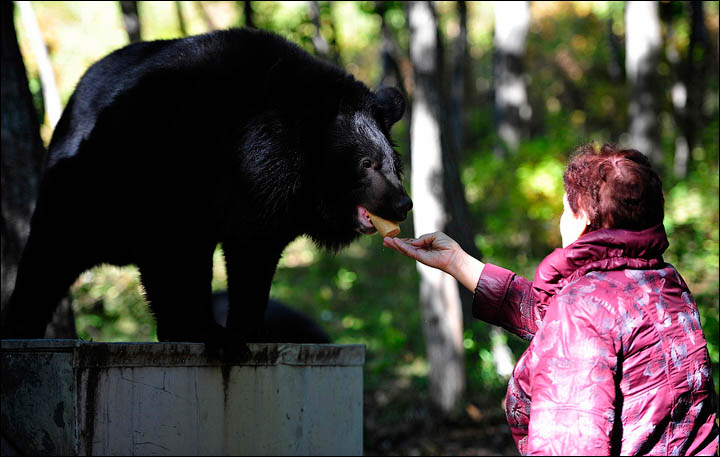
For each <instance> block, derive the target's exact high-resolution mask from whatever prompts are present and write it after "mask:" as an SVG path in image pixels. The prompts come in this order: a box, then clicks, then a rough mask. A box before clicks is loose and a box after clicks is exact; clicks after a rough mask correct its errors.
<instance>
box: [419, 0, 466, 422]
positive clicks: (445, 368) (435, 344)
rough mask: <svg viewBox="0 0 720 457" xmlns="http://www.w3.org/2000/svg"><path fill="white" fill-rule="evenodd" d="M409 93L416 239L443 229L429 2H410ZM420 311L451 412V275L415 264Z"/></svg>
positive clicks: (436, 379) (454, 295)
mask: <svg viewBox="0 0 720 457" xmlns="http://www.w3.org/2000/svg"><path fill="white" fill-rule="evenodd" d="M408 17H409V23H410V57H411V60H412V65H413V72H414V82H415V88H414V92H413V107H412V125H411V143H412V145H413V148H412V149H413V156H414V159H413V167H412V176H411V183H412V194H413V199H414V201H415V210H414V211H413V221H414V225H415V232H416V235H420V234H423V233H429V232H434V231H437V230H444V229H445V226H446V223H447V220H448V217H447V214H446V212H445V208H444V203H445V202H444V195H445V194H446V191H445V186H444V182H443V181H444V173H443V140H442V137H441V128H442V125H443V120H442V117H443V113H442V110H441V109H440V107H441V106H442V99H441V87H442V86H441V80H440V74H441V72H440V70H441V68H440V62H441V61H440V59H439V58H438V57H439V51H440V49H439V46H440V40H439V33H438V26H437V18H436V15H435V9H434V6H433V4H432V3H430V2H423V1H412V2H408ZM418 271H419V273H420V310H421V314H422V324H423V333H424V335H425V341H426V345H427V356H428V361H429V364H430V373H429V387H430V397H431V399H432V401H433V403H434V404H435V405H436V406H437V407H438V408H439V409H440V410H441V411H442V412H444V413H446V414H449V413H451V412H453V411H454V410H455V408H456V407H457V405H458V404H459V401H460V399H461V398H462V397H463V395H464V393H465V368H464V348H463V344H462V339H463V332H462V309H461V304H460V297H459V294H458V285H457V282H456V281H455V279H454V278H452V277H451V276H449V275H447V274H445V273H443V272H441V271H439V270H436V269H433V268H429V267H426V266H424V265H422V264H420V263H418Z"/></svg>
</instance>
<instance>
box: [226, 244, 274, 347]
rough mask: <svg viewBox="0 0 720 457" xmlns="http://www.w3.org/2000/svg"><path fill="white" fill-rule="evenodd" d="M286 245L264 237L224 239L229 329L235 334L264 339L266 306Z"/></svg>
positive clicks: (248, 339) (253, 338) (250, 340)
mask: <svg viewBox="0 0 720 457" xmlns="http://www.w3.org/2000/svg"><path fill="white" fill-rule="evenodd" d="M274 243H277V241H275V242H274ZM282 247H284V245H283V246H282ZM282 247H281V248H279V249H278V248H277V245H273V244H270V243H269V242H266V241H264V240H253V241H252V242H244V243H242V244H241V243H239V242H238V241H232V242H224V243H223V251H224V254H225V264H226V266H227V276H228V295H229V298H230V303H229V305H230V309H229V311H228V318H227V329H228V331H230V332H231V333H232V334H233V336H238V337H240V338H241V339H243V340H244V341H247V342H261V341H262V340H263V335H264V332H263V330H264V322H265V309H266V308H267V303H268V299H269V297H270V286H271V285H272V279H273V276H274V275H275V269H276V268H277V263H278V260H280V255H281V254H282Z"/></svg>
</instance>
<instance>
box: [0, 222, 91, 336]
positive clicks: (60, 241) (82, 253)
mask: <svg viewBox="0 0 720 457" xmlns="http://www.w3.org/2000/svg"><path fill="white" fill-rule="evenodd" d="M38 211H39V212H42V211H43V210H42V209H41V208H38ZM53 221H55V223H51V222H53ZM67 225H68V224H67V221H65V222H57V221H56V220H55V219H54V218H52V217H49V218H47V217H44V214H39V215H38V216H36V217H35V218H34V219H33V225H32V230H31V232H30V236H29V238H28V241H27V244H26V245H25V250H24V251H23V256H22V259H21V261H20V265H19V266H18V273H17V280H16V281H15V289H14V290H13V294H12V297H11V298H10V301H9V302H8V305H7V308H8V309H7V315H6V316H5V322H4V325H3V331H2V336H3V338H43V336H44V335H45V328H46V327H47V324H48V322H50V320H51V319H52V316H53V313H54V312H55V309H56V308H57V306H58V304H59V303H60V300H62V298H63V297H64V296H65V295H66V294H67V293H68V289H69V288H70V286H71V285H72V283H73V281H75V279H76V278H77V277H78V275H79V274H80V273H82V272H83V271H84V270H86V269H88V268H91V267H93V266H94V265H95V262H94V261H93V258H92V257H94V256H95V254H91V253H90V252H89V248H87V247H86V244H87V243H88V241H87V237H84V236H83V235H79V234H78V233H77V231H76V230H74V229H72V228H68V227H67ZM89 244H92V243H89ZM94 247H95V248H97V246H94Z"/></svg>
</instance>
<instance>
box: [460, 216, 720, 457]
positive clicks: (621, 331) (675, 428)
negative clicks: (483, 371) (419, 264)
mask: <svg viewBox="0 0 720 457" xmlns="http://www.w3.org/2000/svg"><path fill="white" fill-rule="evenodd" d="M667 247H668V241H667V236H666V235H665V229H664V227H663V226H662V225H659V226H657V227H653V228H651V229H648V230H645V231H641V232H632V231H627V230H614V229H613V230H610V229H602V230H597V231H594V232H591V233H588V234H586V235H583V236H582V237H580V239H579V240H577V241H576V242H575V243H573V244H571V245H570V246H568V247H567V248H564V249H556V250H555V251H554V252H553V253H552V254H550V255H549V256H548V257H547V258H545V260H543V262H542V263H541V264H540V266H539V267H538V270H537V272H536V274H535V280H534V281H533V282H532V283H530V282H529V281H528V280H526V279H525V278H522V277H519V276H516V275H515V274H514V273H513V272H511V271H508V270H505V269H503V268H499V267H497V266H494V265H491V264H486V265H485V269H484V270H483V272H482V275H481V276H480V280H479V281H478V285H477V289H476V291H475V299H474V303H473V314H474V316H475V317H476V318H478V319H482V320H484V321H486V322H489V323H491V324H495V325H499V326H502V327H504V328H505V329H507V330H509V331H511V332H513V333H516V334H518V335H520V336H521V337H523V338H525V339H527V340H531V343H530V346H529V347H528V349H527V350H526V351H525V353H524V354H523V355H522V357H521V358H520V360H519V361H518V363H517V365H516V366H515V369H514V371H513V375H512V377H511V379H510V383H509V385H508V392H507V399H506V404H505V408H506V412H507V419H508V423H509V424H510V429H511V431H512V434H513V437H514V438H515V441H516V443H517V446H518V449H519V451H520V453H521V454H523V455H548V454H554V455H611V454H612V455H618V454H621V455H636V454H651V455H713V454H715V453H716V452H717V451H718V426H717V424H716V411H717V403H716V395H715V390H714V386H713V381H712V372H711V367H710V359H709V357H708V351H707V347H706V342H705V337H704V335H703V332H702V329H701V328H700V319H699V315H698V311H697V306H696V305H695V301H694V300H693V298H692V295H691V294H690V291H689V290H688V287H687V285H686V284H685V281H683V279H682V278H681V277H680V274H678V272H677V271H676V270H675V268H674V267H673V266H672V265H670V264H667V263H665V262H664V261H663V258H662V253H663V252H664V251H665V249H666V248H667Z"/></svg>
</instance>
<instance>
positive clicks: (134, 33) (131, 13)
mask: <svg viewBox="0 0 720 457" xmlns="http://www.w3.org/2000/svg"><path fill="white" fill-rule="evenodd" d="M120 10H121V11H122V15H123V25H124V26H125V31H126V32H127V34H128V38H129V39H130V43H137V42H138V41H141V40H142V33H141V28H140V15H139V14H138V7H137V2H125V1H123V2H120Z"/></svg>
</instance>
